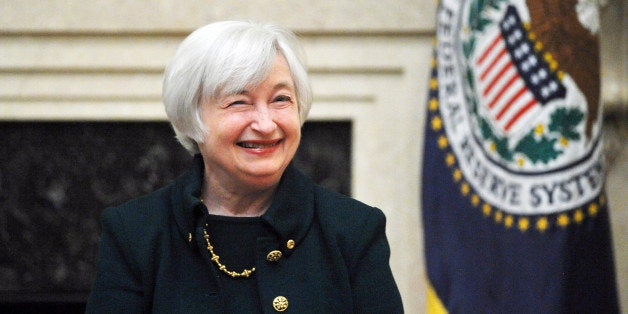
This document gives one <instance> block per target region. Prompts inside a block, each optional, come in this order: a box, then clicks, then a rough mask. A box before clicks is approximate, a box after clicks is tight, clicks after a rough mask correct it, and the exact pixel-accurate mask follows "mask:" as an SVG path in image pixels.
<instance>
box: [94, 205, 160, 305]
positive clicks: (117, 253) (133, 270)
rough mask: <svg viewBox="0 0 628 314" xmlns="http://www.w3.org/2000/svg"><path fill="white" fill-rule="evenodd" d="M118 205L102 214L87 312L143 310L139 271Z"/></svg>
mask: <svg viewBox="0 0 628 314" xmlns="http://www.w3.org/2000/svg"><path fill="white" fill-rule="evenodd" d="M120 218H121V216H120V213H119V212H118V211H117V209H116V208H109V209H106V210H105V211H103V213H102V215H101V224H102V235H101V239H100V249H99V256H98V264H97V265H98V266H97V273H96V279H95V281H94V285H93V287H92V292H91V294H90V296H89V299H88V301H87V307H86V313H143V312H146V311H147V306H146V305H145V304H144V298H143V292H142V291H143V290H142V282H141V279H140V270H139V269H138V268H137V267H134V265H137V264H136V263H134V262H133V260H132V258H133V256H132V254H131V253H130V250H129V245H128V244H129V241H128V240H129V239H128V236H127V234H126V233H125V228H124V224H123V223H122V219H120Z"/></svg>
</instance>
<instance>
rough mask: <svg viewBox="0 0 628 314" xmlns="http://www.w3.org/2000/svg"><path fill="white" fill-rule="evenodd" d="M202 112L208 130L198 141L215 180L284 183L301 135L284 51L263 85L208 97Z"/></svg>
mask: <svg viewBox="0 0 628 314" xmlns="http://www.w3.org/2000/svg"><path fill="white" fill-rule="evenodd" d="M201 112H202V113H201V115H202V120H203V124H204V125H205V127H206V128H207V130H208V132H207V134H206V136H205V138H204V141H203V143H199V144H198V145H199V149H200V152H201V154H202V155H203V160H204V162H205V176H206V177H205V178H206V180H207V181H208V183H209V184H221V185H223V187H224V188H238V189H266V188H270V187H274V186H275V185H277V184H278V183H279V179H280V178H281V175H282V174H283V172H284V170H285V169H286V167H287V166H288V164H289V163H290V161H291V160H292V158H293V157H294V154H295V153H296V150H297V148H298V146H299V141H300V139H301V123H300V120H299V109H298V104H297V98H296V91H295V87H294V82H293V80H292V76H291V72H290V68H289V67H288V64H287V62H286V60H285V59H284V57H283V56H281V55H278V56H277V57H276V58H275V62H274V64H273V67H272V68H271V70H270V73H269V74H268V76H267V77H266V79H265V80H264V81H262V82H261V83H260V84H259V85H257V86H252V87H250V88H249V87H247V88H245V89H244V90H242V91H240V92H237V93H234V94H230V95H226V96H224V97H221V98H219V99H217V100H215V101H205V102H204V103H203V104H202V107H201Z"/></svg>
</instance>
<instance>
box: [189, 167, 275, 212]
mask: <svg viewBox="0 0 628 314" xmlns="http://www.w3.org/2000/svg"><path fill="white" fill-rule="evenodd" d="M276 188H277V186H276V185H275V186H272V187H269V188H266V189H260V190H246V189H241V188H235V187H226V186H225V185H224V184H220V183H219V182H215V181H213V182H212V180H211V178H209V179H208V177H207V176H205V180H204V182H203V187H202V191H201V198H202V201H203V204H205V207H207V211H208V212H209V214H212V215H222V216H241V217H257V216H261V215H263V214H264V213H265V212H266V210H267V209H268V208H269V207H270V205H271V203H272V201H273V198H274V195H275V190H276Z"/></svg>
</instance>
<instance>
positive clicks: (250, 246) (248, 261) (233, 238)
mask: <svg viewBox="0 0 628 314" xmlns="http://www.w3.org/2000/svg"><path fill="white" fill-rule="evenodd" d="M205 221H206V224H207V226H206V227H205V230H206V231H207V234H208V235H209V241H210V243H211V245H212V246H213V248H214V253H215V254H216V255H218V256H219V257H220V262H221V263H222V264H223V265H225V267H226V268H227V269H228V270H231V271H235V272H242V271H243V270H244V269H251V268H253V267H254V266H255V257H256V254H255V251H256V242H257V237H258V236H260V235H261V233H262V231H263V230H262V228H263V227H262V219H261V218H260V217H229V216H218V215H208V216H207V217H206V220H205ZM203 254H208V255H209V256H210V258H211V253H210V252H209V251H207V252H203ZM212 267H216V269H218V266H217V265H216V264H215V263H214V264H213V265H212ZM219 273H220V276H219V277H220V284H221V285H222V289H223V291H224V293H225V298H224V300H225V307H226V309H227V311H228V312H229V313H261V312H260V309H261V308H262V304H261V301H260V297H259V293H258V292H257V276H256V274H255V273H253V275H251V276H250V277H248V278H244V277H238V278H233V277H231V276H229V275H228V274H226V273H224V272H222V271H219Z"/></svg>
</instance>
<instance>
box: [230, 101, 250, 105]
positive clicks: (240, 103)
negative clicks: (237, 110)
mask: <svg viewBox="0 0 628 314" xmlns="http://www.w3.org/2000/svg"><path fill="white" fill-rule="evenodd" d="M237 105H246V101H244V100H236V101H232V102H230V103H229V106H237Z"/></svg>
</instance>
